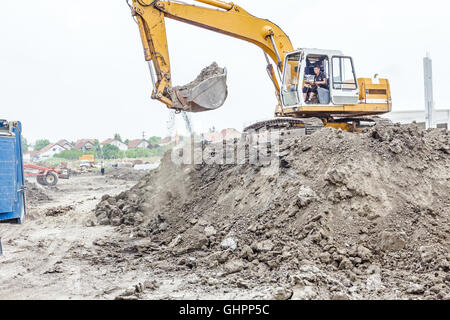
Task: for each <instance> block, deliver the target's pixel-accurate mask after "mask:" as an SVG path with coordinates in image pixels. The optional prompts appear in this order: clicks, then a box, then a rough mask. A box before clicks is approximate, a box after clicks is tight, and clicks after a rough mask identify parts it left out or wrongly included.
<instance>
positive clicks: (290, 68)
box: [282, 53, 300, 106]
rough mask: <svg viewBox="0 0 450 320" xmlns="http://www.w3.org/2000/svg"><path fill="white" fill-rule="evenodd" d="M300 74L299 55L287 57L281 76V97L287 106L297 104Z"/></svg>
mask: <svg viewBox="0 0 450 320" xmlns="http://www.w3.org/2000/svg"><path fill="white" fill-rule="evenodd" d="M299 74H300V53H294V54H291V55H288V56H287V58H286V65H285V69H284V76H283V88H282V96H283V102H284V104H285V105H287V106H293V105H296V104H299V98H298V86H299V84H298V81H299Z"/></svg>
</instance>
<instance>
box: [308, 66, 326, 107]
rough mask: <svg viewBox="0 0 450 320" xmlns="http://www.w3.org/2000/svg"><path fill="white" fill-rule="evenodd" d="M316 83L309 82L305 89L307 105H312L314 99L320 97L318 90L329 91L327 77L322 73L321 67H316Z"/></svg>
mask: <svg viewBox="0 0 450 320" xmlns="http://www.w3.org/2000/svg"><path fill="white" fill-rule="evenodd" d="M314 74H315V76H314V82H307V83H306V84H307V85H306V86H305V87H304V88H303V96H304V100H305V103H311V102H312V100H313V98H314V97H316V96H317V95H318V92H317V88H323V89H326V90H329V89H328V78H327V75H326V74H325V73H324V72H322V71H321V68H320V65H316V66H314Z"/></svg>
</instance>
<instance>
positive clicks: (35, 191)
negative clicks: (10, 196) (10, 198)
mask: <svg viewBox="0 0 450 320" xmlns="http://www.w3.org/2000/svg"><path fill="white" fill-rule="evenodd" d="M26 198H27V203H28V204H31V205H34V204H36V203H39V202H43V201H51V200H52V198H51V197H50V196H49V194H48V192H47V191H46V190H45V189H44V188H42V187H40V186H38V185H37V184H36V183H34V182H28V181H27V183H26Z"/></svg>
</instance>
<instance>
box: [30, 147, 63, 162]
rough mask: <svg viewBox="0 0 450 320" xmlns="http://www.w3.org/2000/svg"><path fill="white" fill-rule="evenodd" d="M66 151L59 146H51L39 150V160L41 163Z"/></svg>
mask: <svg viewBox="0 0 450 320" xmlns="http://www.w3.org/2000/svg"><path fill="white" fill-rule="evenodd" d="M64 150H66V149H65V148H64V147H62V146H60V145H59V144H50V145H48V146H46V147H44V148H42V149H41V150H39V153H38V154H37V159H38V160H39V161H42V160H46V159H50V158H53V156H55V155H56V154H58V153H61V152H63V151H64Z"/></svg>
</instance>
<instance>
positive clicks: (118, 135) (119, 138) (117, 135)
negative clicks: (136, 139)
mask: <svg viewBox="0 0 450 320" xmlns="http://www.w3.org/2000/svg"><path fill="white" fill-rule="evenodd" d="M114 139H115V140H119V141H120V142H122V137H121V136H120V134H118V133H116V134H115V135H114Z"/></svg>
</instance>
